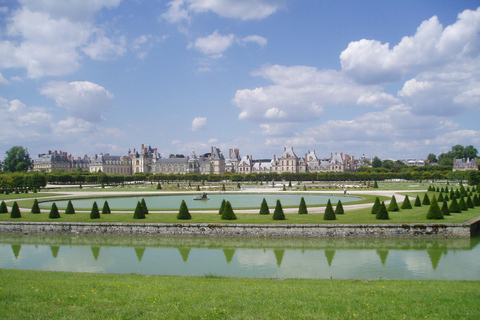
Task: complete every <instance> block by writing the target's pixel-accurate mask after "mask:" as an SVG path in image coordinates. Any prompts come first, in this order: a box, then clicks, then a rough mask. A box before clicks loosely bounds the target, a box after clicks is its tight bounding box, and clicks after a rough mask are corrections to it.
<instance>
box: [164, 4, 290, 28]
mask: <svg viewBox="0 0 480 320" xmlns="http://www.w3.org/2000/svg"><path fill="white" fill-rule="evenodd" d="M284 7H285V0H242V1H237V0H173V1H170V2H169V3H168V10H167V12H165V13H164V14H162V18H164V19H165V20H167V21H168V22H170V23H179V22H190V21H191V16H192V15H193V14H200V13H205V12H213V13H215V14H217V15H219V16H220V17H225V18H233V19H239V20H259V19H263V18H266V17H268V16H270V15H272V14H274V13H275V12H277V11H278V10H280V9H281V8H284Z"/></svg>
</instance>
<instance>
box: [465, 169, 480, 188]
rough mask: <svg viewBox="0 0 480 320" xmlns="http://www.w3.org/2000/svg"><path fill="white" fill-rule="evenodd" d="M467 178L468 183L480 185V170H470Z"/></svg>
mask: <svg viewBox="0 0 480 320" xmlns="http://www.w3.org/2000/svg"><path fill="white" fill-rule="evenodd" d="M467 180H468V184H469V185H471V186H478V185H480V171H478V170H470V171H468V173H467Z"/></svg>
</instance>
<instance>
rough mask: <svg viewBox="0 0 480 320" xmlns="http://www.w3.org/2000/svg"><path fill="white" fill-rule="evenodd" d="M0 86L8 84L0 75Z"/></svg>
mask: <svg viewBox="0 0 480 320" xmlns="http://www.w3.org/2000/svg"><path fill="white" fill-rule="evenodd" d="M0 84H9V82H8V80H7V79H5V78H4V77H3V75H2V74H1V73H0Z"/></svg>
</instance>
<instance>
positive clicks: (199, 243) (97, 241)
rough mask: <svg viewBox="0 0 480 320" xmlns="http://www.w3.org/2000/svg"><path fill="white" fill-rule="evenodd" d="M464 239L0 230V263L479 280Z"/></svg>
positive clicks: (478, 262) (472, 242)
mask: <svg viewBox="0 0 480 320" xmlns="http://www.w3.org/2000/svg"><path fill="white" fill-rule="evenodd" d="M479 243H480V237H479V236H477V237H474V238H469V239H417V238H408V239H405V238H401V239H374V238H367V239H345V238H341V239H339V238H314V239H312V238H294V239H292V238H275V239H271V238H192V237H191V238H182V237H147V236H85V235H78V236H59V235H20V234H15V235H10V234H0V257H1V259H0V268H2V269H19V270H40V271H65V272H91V273H119V274H121V273H136V274H144V275H180V276H225V277H248V278H279V279H285V278H317V279H330V278H332V279H380V278H381V279H408V280H430V279H436V280H480V245H479Z"/></svg>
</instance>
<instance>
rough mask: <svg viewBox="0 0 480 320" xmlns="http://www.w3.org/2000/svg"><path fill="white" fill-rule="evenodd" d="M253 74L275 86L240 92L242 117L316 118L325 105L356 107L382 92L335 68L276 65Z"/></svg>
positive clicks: (237, 101) (266, 119)
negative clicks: (356, 80) (367, 98)
mask: <svg viewBox="0 0 480 320" xmlns="http://www.w3.org/2000/svg"><path fill="white" fill-rule="evenodd" d="M253 75H255V76H261V77H263V78H265V79H267V80H270V81H272V82H273V85H271V86H267V87H261V88H255V89H244V90H238V91H237V92H236V94H235V98H234V99H233V102H234V103H235V104H236V105H237V106H238V107H239V108H240V109H241V110H242V111H241V112H240V115H239V119H242V120H243V119H245V120H251V121H258V122H271V121H272V120H275V121H280V122H291V121H297V122H306V121H314V120H318V119H319V118H320V116H321V115H322V113H323V112H324V108H325V107H331V106H339V105H346V106H349V105H350V106H353V105H355V104H356V103H357V100H359V99H360V98H361V97H366V96H372V95H375V94H378V93H377V88H376V87H373V86H359V85H357V84H356V83H355V82H354V81H352V80H351V79H349V78H348V77H345V75H344V74H343V73H342V72H338V71H333V70H325V71H320V70H318V69H316V68H313V67H306V66H294V67H285V66H279V65H274V66H266V67H263V68H262V69H260V70H259V71H257V72H254V73H253ZM383 98H384V100H385V96H383ZM390 103H391V102H390Z"/></svg>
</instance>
